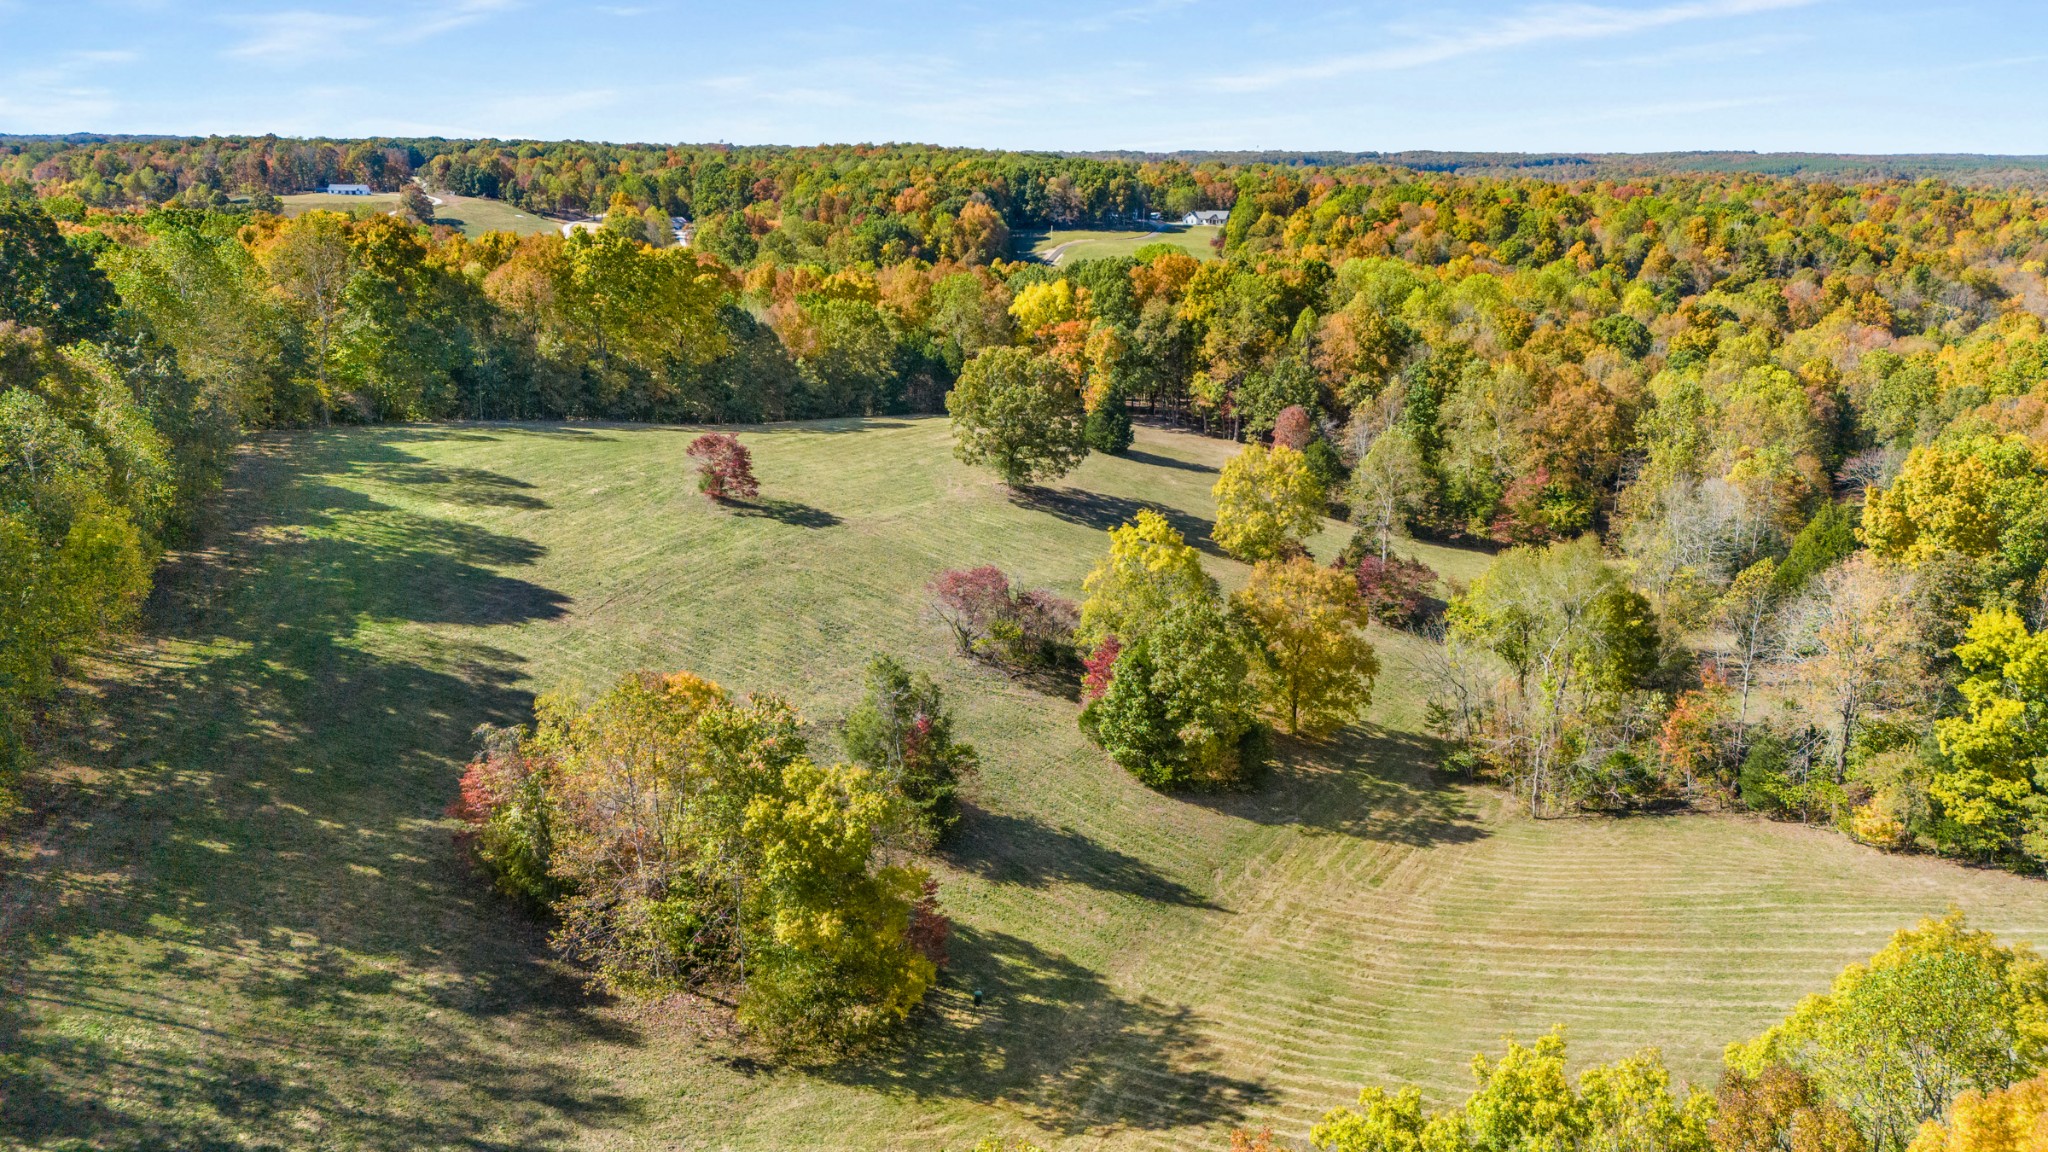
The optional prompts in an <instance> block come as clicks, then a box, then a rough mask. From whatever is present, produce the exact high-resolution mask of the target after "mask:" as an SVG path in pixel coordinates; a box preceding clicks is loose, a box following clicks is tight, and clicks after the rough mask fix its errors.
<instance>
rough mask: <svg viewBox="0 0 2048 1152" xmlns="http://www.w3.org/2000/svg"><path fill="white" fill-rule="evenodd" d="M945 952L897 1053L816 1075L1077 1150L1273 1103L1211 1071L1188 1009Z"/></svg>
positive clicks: (985, 941) (1011, 943) (1051, 963)
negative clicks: (1009, 1126)
mask: <svg viewBox="0 0 2048 1152" xmlns="http://www.w3.org/2000/svg"><path fill="white" fill-rule="evenodd" d="M951 952H952V965H951V967H950V968H949V969H948V973H947V977H946V981H945V983H944V984H943V985H941V986H940V987H939V988H936V989H934V990H933V991H932V993H931V994H930V995H928V996H927V997H926V1000H925V1006H924V1007H923V1008H921V1009H920V1010H919V1012H918V1014H917V1016H916V1017H914V1018H913V1025H912V1027H911V1028H910V1029H909V1030H908V1033H907V1035H906V1036H905V1037H904V1038H903V1040H902V1041H901V1043H900V1046H899V1047H898V1048H897V1049H896V1050H894V1051H890V1052H885V1053H883V1054H881V1055H880V1056H878V1057H873V1058H869V1059H866V1060H863V1061H861V1062H859V1063H858V1064H847V1065H843V1066H837V1067H831V1068H826V1069H823V1070H822V1074H823V1075H826V1076H828V1077H830V1078H833V1079H837V1080H840V1081H842V1082H845V1083H851V1084H858V1085H861V1086H863V1087H869V1088H877V1089H881V1090H884V1091H892V1092H902V1093H906V1094H909V1095H913V1096H918V1097H941V1098H949V1099H965V1100H973V1101H977V1102H981V1103H1001V1104H1003V1105H1004V1106H1006V1107H1009V1108H1013V1109H1016V1110H1017V1111H1019V1112H1021V1113H1023V1114H1024V1115H1026V1116H1028V1117H1029V1118H1030V1119H1032V1120H1033V1121H1034V1122H1036V1123H1038V1124H1040V1125H1042V1126H1044V1127H1046V1128H1050V1129H1052V1130H1054V1131H1058V1132H1060V1133H1062V1134H1064V1135H1069V1136H1073V1135H1080V1134H1083V1133H1097V1134H1100V1133H1105V1132H1110V1131H1115V1130H1118V1129H1136V1130H1140V1131H1155V1132H1156V1131H1167V1130H1173V1129H1180V1128H1192V1127H1208V1126H1214V1125H1221V1124H1229V1123H1233V1122H1237V1121H1240V1120H1242V1119H1243V1118H1244V1117H1245V1115H1246V1113H1247V1112H1248V1111H1249V1110H1251V1109H1253V1108H1256V1107H1258V1106H1259V1105H1261V1104H1264V1103H1266V1102H1267V1101H1268V1100H1270V1099H1271V1098H1272V1092H1271V1090H1270V1089H1269V1088H1267V1087H1266V1086H1265V1085H1264V1084H1261V1083H1258V1082H1256V1081H1252V1080H1245V1079H1240V1078H1237V1077H1233V1076H1229V1075H1226V1074H1223V1073H1221V1072H1218V1071H1216V1070H1215V1065H1216V1062H1217V1054H1216V1052H1215V1051H1214V1050H1213V1049H1212V1048H1211V1046H1210V1045H1209V1043H1208V1042H1207V1041H1206V1040H1205V1039H1204V1038H1203V1037H1202V1035H1201V1034H1200V1032H1199V1031H1198V1030H1197V1028H1196V1021H1195V1020H1194V1018H1193V1015H1192V1013H1191V1012H1190V1011H1189V1010H1188V1009H1187V1008H1185V1007H1182V1006H1178V1005H1171V1004H1165V1003H1161V1002H1159V1001H1157V1000H1154V999H1151V998H1150V997H1144V998H1138V999H1130V998H1126V997H1122V996H1119V995H1118V994H1117V993H1116V992H1115V991H1114V990H1112V989H1111V988H1110V987H1109V985H1108V983H1107V982H1106V981H1104V979H1103V978H1102V976H1101V975H1100V974H1098V973H1096V972H1093V971H1091V970H1089V969H1087V968H1085V967H1082V966H1081V965H1079V964H1076V963H1074V962H1073V961H1071V960H1068V959H1067V958H1065V957H1063V956H1059V955H1057V954H1055V953H1051V952H1048V951H1045V950H1044V949H1041V948H1039V947H1038V946H1037V945H1035V944H1032V943H1031V942H1030V941H1027V940H1023V939H1019V938H1018V937H1015V936H1011V935H1008V934H1005V933H1002V932H993V931H984V930H980V929H976V928H972V927H967V926H962V927H960V928H958V929H956V930H955V933H954V936H953V939H952V943H951ZM977 988H978V989H980V990H981V991H982V993H983V997H982V1003H981V1004H980V1005H978V1006H977V1005H976V1004H975V1003H974V1002H973V992H974V990H975V989H977Z"/></svg>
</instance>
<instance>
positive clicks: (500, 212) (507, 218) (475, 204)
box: [434, 192, 562, 237]
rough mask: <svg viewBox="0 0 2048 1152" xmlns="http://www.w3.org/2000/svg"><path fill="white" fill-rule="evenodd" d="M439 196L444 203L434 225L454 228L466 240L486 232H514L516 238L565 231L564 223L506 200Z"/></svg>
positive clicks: (444, 193) (438, 210)
mask: <svg viewBox="0 0 2048 1152" xmlns="http://www.w3.org/2000/svg"><path fill="white" fill-rule="evenodd" d="M436 195H437V196H439V197H440V199H441V201H442V203H441V206H440V207H438V208H435V209H434V222H435V223H437V224H453V225H455V226H456V227H457V228H460V229H461V230H462V234H463V235H464V236H469V237H476V236H481V235H483V234H484V233H486V232H510V233H512V234H513V235H515V236H528V235H532V234H534V233H537V232H554V233H560V232H561V230H562V222H561V221H560V220H554V219H550V218H549V217H546V216H536V215H534V214H533V213H531V212H528V211H527V210H526V209H524V208H515V207H513V206H512V205H510V204H507V203H505V202H504V201H503V200H492V199H489V198H487V197H483V196H456V195H452V194H450V193H447V192H440V193H436Z"/></svg>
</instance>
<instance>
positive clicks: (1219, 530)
mask: <svg viewBox="0 0 2048 1152" xmlns="http://www.w3.org/2000/svg"><path fill="white" fill-rule="evenodd" d="M1214 491H1215V496H1216V531H1215V535H1216V543H1218V544H1220V545H1222V546H1223V550H1224V551H1226V552H1228V553H1230V554H1231V555H1232V556H1235V557H1237V558H1238V559H1240V560H1246V561H1258V560H1272V559H1275V558H1277V557H1280V556H1284V555H1286V554H1287V553H1288V552H1290V551H1294V550H1296V549H1299V548H1300V547H1301V545H1302V541H1304V540H1306V539H1308V538H1309V537H1310V536H1312V535H1314V534H1315V532H1316V530H1317V529H1318V528H1320V527H1322V522H1323V507H1324V492H1323V485H1322V483H1321V482H1320V481H1318V480H1317V479H1316V477H1315V473H1314V472H1313V471H1311V470H1310V468H1309V466H1308V460H1307V458H1305V457H1304V456H1303V455H1302V454H1301V453H1299V452H1296V451H1295V450H1294V449H1292V448H1289V447H1286V446H1285V445H1275V446H1273V447H1271V448H1268V447H1266V446H1265V445H1263V444H1247V445H1246V446H1245V449H1244V451H1242V452H1239V453H1238V454H1237V455H1235V456H1233V457H1231V458H1230V462H1229V463H1227V464H1225V465H1224V466H1223V474H1222V475H1221V476H1219V477H1217V479H1216V487H1215V490H1214Z"/></svg>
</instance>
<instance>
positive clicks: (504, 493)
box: [360, 464, 548, 511]
mask: <svg viewBox="0 0 2048 1152" xmlns="http://www.w3.org/2000/svg"><path fill="white" fill-rule="evenodd" d="M360 471H361V472H362V473H363V474H364V475H367V476H370V477H372V478H374V479H377V480H381V481H383V482H384V483H387V484H406V485H416V486H419V487H424V488H430V489H432V490H433V493H434V495H436V496H438V497H440V498H441V499H444V500H450V501H453V502H455V503H459V504H471V505H475V506H478V507H487V508H518V509H522V510H528V511H538V510H540V509H544V508H546V507H548V502H547V501H545V500H542V499H540V498H539V497H537V496H530V495H528V494H527V493H526V492H525V491H523V489H528V488H532V487H533V485H531V484H528V483H527V482H526V481H524V480H519V479H515V478H513V477H511V476H506V475H504V474H503V473H499V472H492V471H489V470H487V469H483V468H453V467H441V466H437V465H432V464H369V465H365V466H364V467H363V468H362V469H360Z"/></svg>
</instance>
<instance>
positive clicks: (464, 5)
mask: <svg viewBox="0 0 2048 1152" xmlns="http://www.w3.org/2000/svg"><path fill="white" fill-rule="evenodd" d="M518 6H519V4H518V0H455V2H454V3H452V4H440V5H436V6H435V11H434V14H432V15H430V16H428V17H426V18H425V19H422V20H418V21H408V22H406V23H404V24H401V25H399V26H397V27H396V28H394V29H393V30H392V33H391V36H390V39H392V40H394V41H397V42H399V43H411V42H413V41H417V40H427V39H430V38H432V37H435V36H440V35H443V34H445V33H448V32H453V31H455V30H456V29H458V28H467V27H468V26H470V25H471V24H475V23H477V22H478V21H481V20H485V19H488V18H489V17H491V16H495V15H497V14H498V13H500V12H509V11H511V10H512V9H514V8H517V7H518Z"/></svg>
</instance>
